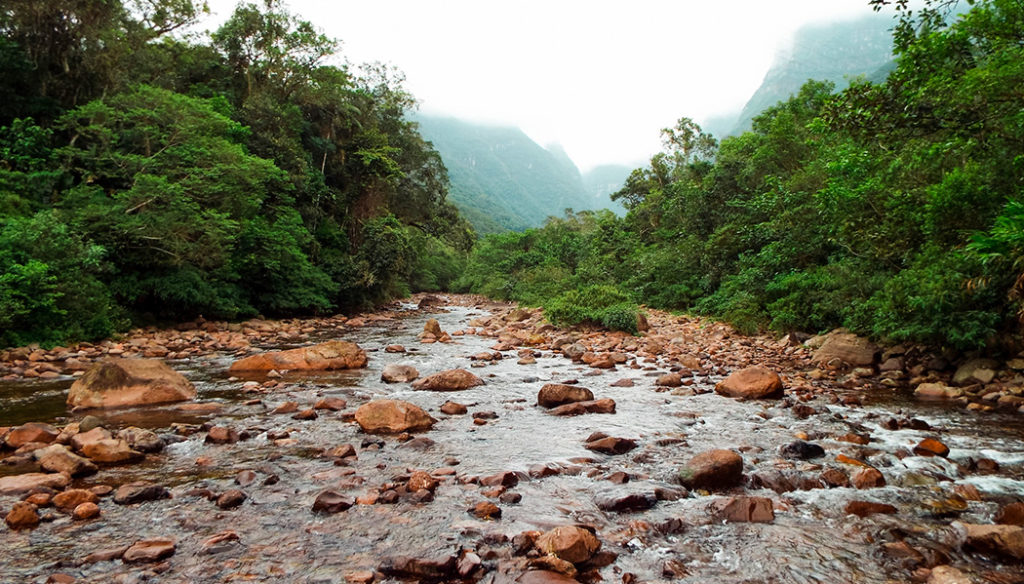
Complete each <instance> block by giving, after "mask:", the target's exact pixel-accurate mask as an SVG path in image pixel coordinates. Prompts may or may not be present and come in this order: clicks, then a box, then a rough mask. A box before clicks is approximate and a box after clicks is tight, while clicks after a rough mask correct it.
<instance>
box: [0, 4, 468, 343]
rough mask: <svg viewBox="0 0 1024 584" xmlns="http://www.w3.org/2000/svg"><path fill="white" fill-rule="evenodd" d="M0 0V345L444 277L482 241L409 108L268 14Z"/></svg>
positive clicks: (368, 74)
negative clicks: (452, 197)
mask: <svg viewBox="0 0 1024 584" xmlns="http://www.w3.org/2000/svg"><path fill="white" fill-rule="evenodd" d="M204 9H205V6H204V5H203V3H202V2H201V1H197V0H145V1H142V0H103V1H95V0H61V1H57V0H21V1H18V2H5V3H4V6H3V7H2V8H0V31H2V33H3V34H2V36H0V79H2V80H3V81H2V82H0V347H2V346H7V345H18V344H24V343H29V342H42V343H45V344H53V343H60V342H65V341H68V340H73V339H95V338H100V337H104V336H107V335H109V334H111V333H112V332H114V331H116V330H118V329H121V328H123V327H125V326H127V325H128V324H129V323H139V322H157V321H162V320H174V319H177V320H182V319H190V318H194V317H196V316H199V315H202V316H205V317H206V318H240V317H246V316H251V315H255V314H257V313H259V314H264V315H267V316H283V315H291V314H315V313H318V312H324V311H333V310H337V309H351V308H359V307H365V306H369V305H372V304H373V303H376V302H379V301H382V300H385V299H388V298H392V297H395V296H399V295H403V294H407V293H408V292H409V291H410V290H437V289H441V288H446V287H448V286H449V284H450V283H451V281H452V280H454V278H455V277H456V276H457V275H458V274H459V273H460V271H461V266H462V262H464V260H465V254H466V252H467V251H468V249H469V247H470V246H472V244H473V241H474V240H475V235H474V234H473V232H472V230H471V229H470V228H469V226H468V224H467V223H466V222H465V221H464V220H462V219H461V218H460V217H459V215H458V213H457V211H456V210H455V208H454V207H453V206H452V205H451V204H449V203H448V202H447V201H446V193H447V188H448V187H447V185H448V180H447V176H446V171H445V168H444V165H443V164H442V162H441V159H440V157H439V156H438V154H437V153H436V151H435V150H434V149H433V147H432V146H431V145H430V144H429V143H427V142H425V141H424V140H423V138H422V137H421V136H420V134H419V132H418V130H417V126H416V124H415V123H413V122H411V121H409V120H408V119H407V118H406V113H407V112H408V111H410V109H411V108H412V107H413V105H414V102H413V99H412V97H411V96H410V95H409V94H408V93H406V92H405V91H403V89H402V87H401V79H400V76H398V75H397V74H396V73H395V72H394V71H392V70H390V69H388V68H386V67H382V66H367V67H364V68H363V70H362V71H360V72H354V71H352V70H350V68H349V67H348V66H341V65H337V64H332V63H334V62H337V61H338V59H337V58H333V56H334V54H335V51H336V49H337V43H336V42H335V41H334V40H332V39H329V38H327V37H325V36H324V35H322V34H320V33H319V32H318V31H317V30H316V29H315V28H314V27H313V26H312V25H311V24H310V23H308V22H305V21H302V20H300V19H299V18H297V17H295V16H293V15H291V14H289V13H287V12H286V11H284V10H283V9H281V8H280V7H279V6H278V5H277V4H276V3H275V2H273V1H270V2H263V3H261V4H260V5H259V6H257V5H255V4H240V5H239V6H238V7H237V9H236V10H235V12H234V14H233V15H232V16H231V17H230V18H229V19H228V20H227V22H225V23H224V24H223V26H222V27H221V28H220V29H219V30H217V31H215V32H214V33H212V34H210V35H207V36H205V37H199V36H195V35H191V36H190V35H184V34H181V32H182V31H184V30H186V29H188V27H190V26H191V25H193V24H194V23H195V22H196V21H197V19H198V18H200V16H201V15H202V14H203V11H204Z"/></svg>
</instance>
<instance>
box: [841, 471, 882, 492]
mask: <svg viewBox="0 0 1024 584" xmlns="http://www.w3.org/2000/svg"><path fill="white" fill-rule="evenodd" d="M850 482H851V483H853V486H854V487H856V488H858V489H872V488H875V487H884V486H885V477H884V476H882V473H881V472H880V471H879V470H878V469H876V468H862V469H860V470H858V471H857V472H856V473H854V475H853V476H852V477H850Z"/></svg>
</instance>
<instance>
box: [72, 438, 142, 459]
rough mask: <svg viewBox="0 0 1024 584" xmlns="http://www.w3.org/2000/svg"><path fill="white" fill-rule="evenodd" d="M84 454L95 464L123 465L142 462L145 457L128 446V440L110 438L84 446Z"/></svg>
mask: <svg viewBox="0 0 1024 584" xmlns="http://www.w3.org/2000/svg"><path fill="white" fill-rule="evenodd" d="M82 454H84V455H85V456H87V457H88V458H89V460H92V461H94V462H102V463H106V464H122V463H127V462H135V461H138V460H142V458H143V457H145V455H144V454H143V453H141V452H139V451H137V450H132V449H131V447H130V446H128V441H127V440H120V439H117V438H108V439H106V440H96V441H94V442H89V443H86V444H84V445H83V446H82Z"/></svg>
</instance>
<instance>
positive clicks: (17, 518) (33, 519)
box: [4, 501, 39, 531]
mask: <svg viewBox="0 0 1024 584" xmlns="http://www.w3.org/2000/svg"><path fill="white" fill-rule="evenodd" d="M4 522H5V523H7V526H8V527H10V528H11V529H13V530H15V531H17V530H19V529H31V528H33V527H35V526H37V525H39V513H38V512H37V508H36V506H35V505H33V504H32V503H29V502H27V501H18V502H17V503H15V504H14V505H13V506H12V507H11V510H10V511H9V512H8V513H7V516H6V517H4Z"/></svg>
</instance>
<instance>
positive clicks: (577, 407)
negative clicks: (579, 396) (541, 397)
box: [548, 397, 615, 416]
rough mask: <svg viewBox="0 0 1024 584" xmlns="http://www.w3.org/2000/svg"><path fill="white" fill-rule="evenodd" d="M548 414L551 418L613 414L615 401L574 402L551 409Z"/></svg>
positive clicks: (607, 399) (606, 399)
mask: <svg viewBox="0 0 1024 584" xmlns="http://www.w3.org/2000/svg"><path fill="white" fill-rule="evenodd" d="M548 413H549V414H551V415H553V416H579V415H581V414H614V413H615V400H613V399H611V398H607V397H606V398H604V399H595V400H594V401H584V402H574V403H570V404H565V405H563V406H558V407H557V408H551V409H550V410H548Z"/></svg>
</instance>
